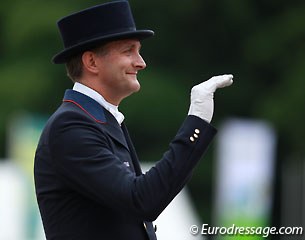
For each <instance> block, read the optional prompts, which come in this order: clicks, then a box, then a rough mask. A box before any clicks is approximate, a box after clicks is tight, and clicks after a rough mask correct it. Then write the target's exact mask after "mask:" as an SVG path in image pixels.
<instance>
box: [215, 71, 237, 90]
mask: <svg viewBox="0 0 305 240" xmlns="http://www.w3.org/2000/svg"><path fill="white" fill-rule="evenodd" d="M215 82H216V89H217V88H224V87H228V86H230V85H232V83H233V75H232V74H227V75H222V76H217V77H215Z"/></svg>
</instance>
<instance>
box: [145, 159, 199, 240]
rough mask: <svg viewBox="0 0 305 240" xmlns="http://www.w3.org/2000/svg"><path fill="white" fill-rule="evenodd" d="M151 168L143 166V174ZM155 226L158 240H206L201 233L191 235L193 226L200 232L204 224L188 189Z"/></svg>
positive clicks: (175, 199) (165, 211)
mask: <svg viewBox="0 0 305 240" xmlns="http://www.w3.org/2000/svg"><path fill="white" fill-rule="evenodd" d="M151 166H152V165H151V164H143V165H142V169H143V172H145V171H147V170H148V169H149V168H150V167H151ZM156 194H158V193H156ZM154 225H157V231H156V234H157V238H158V240H170V239H174V240H189V239H190V240H191V239H194V240H195V239H196V240H199V239H200V240H204V237H203V236H201V235H200V233H199V234H198V235H195V236H193V235H192V234H191V233H190V227H191V226H192V225H197V226H198V227H199V231H200V230H201V228H200V227H201V225H202V222H200V220H199V217H198V214H197V213H196V211H195V209H194V206H193V203H192V201H191V199H190V197H189V194H188V191H187V188H186V187H185V188H184V189H183V190H182V191H181V192H180V193H179V194H178V195H177V196H176V197H175V198H174V200H173V201H172V202H171V203H170V204H169V205H168V206H167V208H165V210H164V211H163V212H162V213H161V214H160V216H159V217H158V218H157V220H156V221H155V222H154Z"/></svg>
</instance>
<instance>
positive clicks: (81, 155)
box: [34, 90, 216, 240]
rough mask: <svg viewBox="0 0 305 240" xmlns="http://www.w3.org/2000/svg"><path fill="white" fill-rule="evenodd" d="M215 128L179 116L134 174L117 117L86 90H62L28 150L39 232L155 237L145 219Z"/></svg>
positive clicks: (69, 239) (60, 237) (138, 239)
mask: <svg viewBox="0 0 305 240" xmlns="http://www.w3.org/2000/svg"><path fill="white" fill-rule="evenodd" d="M215 133H216V130H215V128H213V127H212V126H211V125H209V124H208V123H206V122H205V121H203V120H201V119H200V118H198V117H195V116H187V118H186V119H185V121H184V123H183V124H182V126H181V127H180V129H179V131H178V132H177V135H176V136H175V137H174V139H173V140H172V141H171V143H170V145H169V149H168V151H167V152H165V153H164V155H163V157H162V158H161V160H159V161H158V162H157V163H156V164H155V166H154V167H152V168H151V169H150V170H149V171H148V172H146V173H145V174H142V172H141V168H140V165H139V161H138V158H137V155H136V152H135V150H134V147H133V145H132V142H131V140H130V137H129V135H128V132H127V129H126V127H125V125H124V123H123V124H122V126H120V125H119V124H118V123H117V121H116V119H115V118H114V117H113V116H112V115H111V114H110V113H109V112H108V111H107V110H105V109H104V108H103V107H102V106H101V105H99V104H98V103H97V102H96V101H95V100H93V99H91V98H90V97H88V96H86V95H83V94H81V93H79V92H76V91H73V90H67V91H66V93H65V97H64V100H63V103H62V104H61V106H60V107H59V108H58V109H57V111H56V112H55V113H54V114H53V115H52V116H51V117H50V119H49V120H48V122H47V124H46V126H45V128H44V130H43V132H42V135H41V137H40V140H39V144H38V147H37V150H36V155H35V165H34V177H35V188H36V195H37V201H38V205H39V209H40V213H41V217H42V221H43V225H44V230H45V233H46V237H47V239H49V240H123V239H124V240H126V239H127V240H147V239H150V240H154V239H156V236H155V232H154V229H153V227H152V223H151V222H152V221H154V220H155V219H156V218H157V217H158V215H159V214H160V213H161V212H162V211H163V210H164V208H165V207H166V206H167V205H168V204H169V203H170V202H171V201H172V200H173V198H174V197H175V196H176V195H177V194H178V193H179V191H180V190H181V189H182V188H183V186H184V185H185V184H186V182H187V180H188V179H189V178H190V176H191V174H192V171H193V169H194V167H195V165H196V163H197V162H198V161H199V160H200V158H201V156H202V155H203V153H204V152H205V150H206V149H207V147H208V145H209V143H210V142H211V140H212V138H213V136H214V135H215ZM177 211H179V209H177Z"/></svg>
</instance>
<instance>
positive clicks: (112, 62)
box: [99, 39, 146, 99]
mask: <svg viewBox="0 0 305 240" xmlns="http://www.w3.org/2000/svg"><path fill="white" fill-rule="evenodd" d="M140 48H141V44H140V42H139V41H138V40H135V39H126V40H118V41H113V42H110V43H108V44H106V45H105V52H106V53H105V54H102V55H101V56H100V58H99V63H100V64H99V68H100V74H99V79H100V81H101V84H102V85H103V86H104V87H105V88H106V89H107V91H108V92H109V91H110V94H111V95H113V94H115V95H117V97H120V98H121V99H123V98H125V97H127V96H129V95H130V94H132V93H134V92H137V91H139V89H140V83H139V82H138V79H137V74H138V72H139V71H140V70H142V69H144V68H145V67H146V64H145V62H144V60H143V58H142V57H141V55H140Z"/></svg>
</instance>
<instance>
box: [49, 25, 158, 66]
mask: <svg viewBox="0 0 305 240" xmlns="http://www.w3.org/2000/svg"><path fill="white" fill-rule="evenodd" d="M153 35H154V32H153V31H151V30H136V31H129V32H128V31H127V32H120V33H116V34H110V35H106V36H101V37H97V38H92V39H90V40H87V41H84V42H81V43H78V44H75V45H73V46H71V47H68V48H65V49H64V50H63V51H61V52H59V53H57V54H56V55H55V56H54V57H53V58H52V62H53V63H55V64H60V63H65V62H67V60H69V59H70V58H71V57H73V56H74V55H77V54H79V53H81V52H83V51H86V50H89V49H92V48H94V47H97V46H98V45H99V44H102V43H103V42H109V41H114V40H119V39H128V38H131V39H132V38H135V39H139V40H143V39H145V38H148V37H151V36H153Z"/></svg>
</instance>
